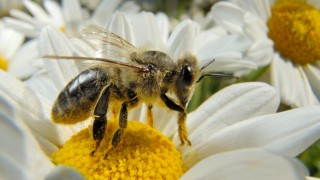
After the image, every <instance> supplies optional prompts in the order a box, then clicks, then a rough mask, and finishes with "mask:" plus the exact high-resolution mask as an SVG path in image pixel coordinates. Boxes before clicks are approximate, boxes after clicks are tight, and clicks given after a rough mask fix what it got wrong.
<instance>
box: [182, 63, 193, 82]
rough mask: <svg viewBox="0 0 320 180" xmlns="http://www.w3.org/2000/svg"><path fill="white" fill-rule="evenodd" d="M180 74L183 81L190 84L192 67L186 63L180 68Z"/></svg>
mask: <svg viewBox="0 0 320 180" xmlns="http://www.w3.org/2000/svg"><path fill="white" fill-rule="evenodd" d="M181 75H182V79H183V82H184V83H185V84H190V83H191V82H192V80H193V69H192V67H190V66H188V65H186V66H184V67H183V68H182V70H181Z"/></svg>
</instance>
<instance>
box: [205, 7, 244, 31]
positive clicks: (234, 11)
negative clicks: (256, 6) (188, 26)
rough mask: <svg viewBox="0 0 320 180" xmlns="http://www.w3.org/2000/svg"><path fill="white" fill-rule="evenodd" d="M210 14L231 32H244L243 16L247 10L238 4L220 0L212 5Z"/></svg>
mask: <svg viewBox="0 0 320 180" xmlns="http://www.w3.org/2000/svg"><path fill="white" fill-rule="evenodd" d="M209 15H210V16H212V18H213V19H214V20H215V21H216V22H217V23H218V24H219V25H221V26H222V27H224V28H225V29H227V30H228V31H229V32H233V33H236V34H239V33H240V34H241V33H242V24H243V23H242V18H243V16H244V15H245V12H244V11H243V9H241V8H239V7H238V6H236V5H234V4H232V3H229V2H219V3H216V4H215V5H214V6H212V8H211V11H210V13H209ZM221 17H222V18H221Z"/></svg>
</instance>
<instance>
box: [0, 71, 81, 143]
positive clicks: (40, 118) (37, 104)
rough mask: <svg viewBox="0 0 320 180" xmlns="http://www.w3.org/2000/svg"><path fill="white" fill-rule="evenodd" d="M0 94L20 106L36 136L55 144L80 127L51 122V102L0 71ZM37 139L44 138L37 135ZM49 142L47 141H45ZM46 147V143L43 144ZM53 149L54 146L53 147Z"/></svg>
mask: <svg viewBox="0 0 320 180" xmlns="http://www.w3.org/2000/svg"><path fill="white" fill-rule="evenodd" d="M0 79H2V81H0V95H2V96H4V97H7V98H8V99H9V100H10V102H11V103H12V104H13V105H15V107H20V108H18V110H19V113H20V114H21V117H22V120H23V121H24V123H25V124H27V125H28V126H29V127H30V129H31V130H32V133H33V134H34V136H35V137H37V136H42V137H43V138H45V139H46V140H47V141H50V142H51V143H52V144H54V145H61V144H62V143H63V142H65V141H66V140H67V139H69V138H70V136H71V135H72V134H74V133H75V132H76V131H77V130H78V129H75V128H73V127H71V126H62V127H57V126H55V125H54V124H53V122H51V120H50V118H49V115H50V113H49V112H48V111H50V109H49V108H50V107H51V106H50V104H51V103H52V102H51V103H48V100H46V99H42V98H44V97H43V96H39V95H37V94H35V93H34V92H33V91H32V90H31V89H30V88H29V87H26V86H25V84H23V83H22V82H21V81H19V80H17V79H15V78H13V77H12V76H10V75H9V74H7V73H5V72H3V71H0ZM41 97H42V98H41ZM37 139H42V138H41V137H37ZM43 142H44V143H46V144H47V142H45V141H43ZM41 146H44V147H45V144H41ZM51 149H52V148H51Z"/></svg>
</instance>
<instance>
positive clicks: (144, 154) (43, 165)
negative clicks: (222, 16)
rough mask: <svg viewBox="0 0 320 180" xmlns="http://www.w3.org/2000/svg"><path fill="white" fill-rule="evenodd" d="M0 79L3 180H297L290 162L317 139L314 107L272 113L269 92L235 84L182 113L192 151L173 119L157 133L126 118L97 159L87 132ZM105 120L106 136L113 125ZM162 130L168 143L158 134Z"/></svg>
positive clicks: (297, 168)
mask: <svg viewBox="0 0 320 180" xmlns="http://www.w3.org/2000/svg"><path fill="white" fill-rule="evenodd" d="M0 78H1V80H2V81H1V82H0V95H1V96H0V106H1V109H0V122H1V124H2V125H1V131H0V135H1V136H0V137H2V138H0V141H1V143H2V146H1V148H0V151H1V153H0V157H1V158H0V166H1V167H3V168H0V171H1V175H2V177H3V178H5V179H7V178H9V179H11V178H26V179H34V178H36V179H37V178H40V179H42V178H52V179H54V178H62V177H64V178H73V179H76V178H80V175H79V173H80V174H81V175H83V176H84V177H86V178H88V179H90V178H93V179H99V178H102V179H103V178H104V179H105V178H106V177H110V178H111V177H112V178H117V177H118V178H125V177H129V176H131V177H136V178H139V177H140V178H151V179H152V178H164V179H165V178H173V179H177V178H178V177H180V176H181V179H199V178H200V179H239V178H246V179H248V178H249V179H250V178H251V179H253V178H254V179H303V178H304V177H305V176H307V175H308V173H307V170H306V168H305V167H304V166H303V165H302V164H301V163H300V162H298V161H297V160H296V159H294V158H293V157H294V156H296V155H298V154H299V153H300V152H302V151H303V150H304V149H305V148H307V147H308V146H309V145H310V144H312V143H313V142H314V141H316V140H317V139H318V138H319V136H320V134H319V128H320V119H319V118H318V117H319V115H320V109H319V107H308V108H298V109H294V110H290V111H286V112H282V113H275V111H276V109H277V107H278V104H279V99H278V97H277V95H276V93H275V90H274V89H273V88H271V87H270V86H268V85H267V84H264V83H241V84H236V85H232V86H229V87H227V88H225V89H223V90H221V91H220V92H218V93H217V94H215V95H214V96H212V97H211V98H210V99H209V100H208V101H206V102H205V103H204V104H203V105H202V106H200V107H199V108H198V109H197V110H196V111H194V112H193V113H191V114H190V115H189V118H188V129H189V131H190V140H191V141H192V142H193V146H192V147H180V146H179V145H178V144H179V142H178V141H176V136H177V135H176V131H175V128H172V127H171V126H172V124H171V121H174V119H175V118H174V117H171V120H170V119H162V120H163V121H164V122H165V124H166V125H165V126H163V127H159V126H158V127H157V128H158V129H159V130H160V132H159V131H157V130H155V129H152V128H150V127H149V126H147V125H145V124H142V123H140V122H137V121H130V123H129V126H128V129H127V133H126V136H125V137H124V138H123V143H122V144H120V145H119V147H118V150H117V152H114V153H113V154H110V156H109V159H108V160H107V161H104V160H102V159H100V158H99V155H103V153H100V154H99V153H97V154H96V156H95V157H92V156H90V151H91V150H92V148H93V147H94V141H93V139H91V136H89V134H90V133H89V131H88V130H86V129H84V130H82V131H80V132H79V133H76V132H77V131H79V129H78V128H79V126H78V125H74V126H63V127H61V126H59V125H56V124H54V123H52V122H51V121H50V118H49V117H48V114H47V112H46V109H47V108H50V107H42V105H45V103H46V102H50V101H49V100H48V99H47V98H45V97H41V96H39V95H38V93H37V92H36V91H33V90H31V89H30V88H29V87H27V86H26V85H25V84H24V83H22V82H21V81H19V80H17V79H15V78H13V77H12V76H10V75H9V74H7V73H5V72H2V71H1V72H0ZM40 101H41V102H42V103H40ZM51 103H52V102H51ZM49 104H50V103H49ZM47 105H48V104H47ZM230 112H233V113H230ZM158 118H160V119H161V117H158ZM173 118H174V119H173ZM108 123H109V124H108V131H107V132H108V134H107V136H109V135H111V134H112V132H111V131H112V129H113V128H115V127H114V123H113V122H112V121H109V122H108ZM168 129H171V130H170V134H173V138H172V139H173V140H172V141H171V140H170V139H168V138H167V137H165V136H163V135H162V132H163V133H165V132H166V131H167V130H168ZM270 132H272V133H270ZM71 136H72V137H71ZM70 137H71V138H70ZM68 139H69V140H68ZM67 140H68V141H67ZM66 141H67V142H66ZM52 160H53V162H55V164H53V163H52ZM56 163H59V164H60V163H62V164H65V165H67V166H72V167H74V168H75V169H76V170H74V169H70V168H67V167H65V166H61V165H58V166H56V165H57V164H56ZM252 164H254V165H255V166H252ZM77 171H78V172H77Z"/></svg>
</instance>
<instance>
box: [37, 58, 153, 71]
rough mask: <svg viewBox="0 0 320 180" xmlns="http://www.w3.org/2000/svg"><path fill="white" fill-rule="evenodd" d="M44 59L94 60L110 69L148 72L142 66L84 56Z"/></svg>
mask: <svg viewBox="0 0 320 180" xmlns="http://www.w3.org/2000/svg"><path fill="white" fill-rule="evenodd" d="M42 58H48V59H63V60H75V61H77V60H80V61H86V60H92V61H100V62H103V63H106V64H107V65H108V66H109V67H118V68H133V69H136V70H139V71H147V70H148V69H147V68H146V67H144V66H140V65H137V64H129V63H124V62H120V61H114V60H111V59H106V58H97V57H82V56H56V55H45V56H43V57H42Z"/></svg>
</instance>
